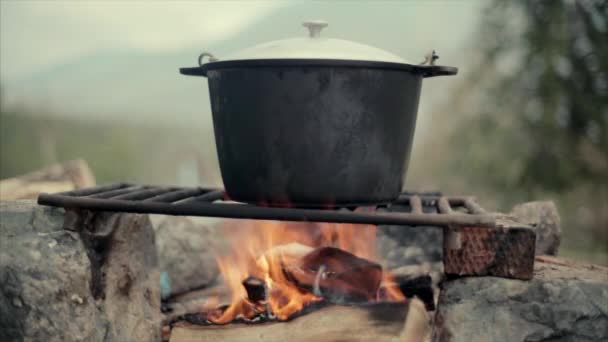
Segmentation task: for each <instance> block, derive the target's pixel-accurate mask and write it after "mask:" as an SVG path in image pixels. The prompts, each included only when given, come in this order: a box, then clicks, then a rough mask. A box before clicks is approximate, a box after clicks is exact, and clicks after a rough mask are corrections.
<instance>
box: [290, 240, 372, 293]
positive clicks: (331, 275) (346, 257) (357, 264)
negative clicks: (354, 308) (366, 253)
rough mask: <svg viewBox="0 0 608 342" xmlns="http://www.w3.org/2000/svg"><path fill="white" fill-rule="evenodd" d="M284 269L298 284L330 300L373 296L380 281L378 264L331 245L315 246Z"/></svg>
mask: <svg viewBox="0 0 608 342" xmlns="http://www.w3.org/2000/svg"><path fill="white" fill-rule="evenodd" d="M284 271H285V272H286V273H287V275H288V278H289V279H291V280H293V281H294V283H295V284H296V285H297V286H298V287H300V288H303V289H305V290H309V291H312V292H313V293H314V294H315V295H317V296H321V297H323V298H325V299H328V300H329V301H332V302H341V301H343V300H346V301H368V300H373V299H375V298H376V296H377V293H378V288H379V287H380V282H381V281H382V267H381V266H380V265H378V264H376V263H374V262H371V261H369V260H365V259H363V258H359V257H357V256H356V255H353V254H351V253H348V252H346V251H343V250H341V249H339V248H334V247H321V248H317V249H315V250H314V251H312V252H310V253H308V254H307V255H305V256H304V257H303V258H301V259H300V260H298V261H297V262H296V263H294V264H292V265H286V266H285V268H284Z"/></svg>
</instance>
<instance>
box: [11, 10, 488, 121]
mask: <svg viewBox="0 0 608 342" xmlns="http://www.w3.org/2000/svg"><path fill="white" fill-rule="evenodd" d="M483 3H484V2H483V0H450V1H448V0H433V1H431V0H425V1H406V0H402V1H367V0H356V1H346V0H339V1H338V0H336V1H301V0H290V1H270V0H265V1H255V0H249V1H237V0H229V1H168V0H167V1H164V0H163V1H115V0H108V1H95V0H83V1H76V0H72V1H60V0H44V1H34V0H23V1H16V0H0V82H1V84H0V86H1V88H2V101H3V104H8V105H9V106H12V105H16V106H18V107H25V108H27V109H28V110H29V111H30V112H34V113H36V114H37V115H57V116H66V117H70V118H82V119H85V120H89V119H104V120H105V119H108V120H127V119H128V120H133V121H136V122H149V121H155V122H161V123H163V124H164V123H173V122H181V123H192V122H195V123H197V124H202V125H204V126H205V127H208V128H210V127H211V121H210V105H209V101H208V95H207V94H208V90H207V84H206V82H205V80H204V79H200V78H198V79H197V78H192V77H184V76H182V75H179V72H178V68H179V67H184V66H194V65H195V63H196V58H197V56H198V55H199V54H200V53H201V52H202V51H203V50H207V49H208V48H209V49H212V52H213V53H215V54H216V55H217V56H218V57H220V58H221V57H222V56H225V55H228V54H230V53H232V52H235V51H238V50H240V49H244V48H247V47H250V46H252V45H255V44H259V43H262V42H268V41H271V40H276V39H285V38H292V37H302V36H305V35H306V34H307V33H306V30H305V29H304V28H303V27H302V26H301V22H302V21H304V20H309V19H324V20H327V21H328V22H329V27H328V28H327V29H325V30H324V31H323V35H324V36H326V37H330V38H340V39H347V40H352V41H356V42H359V43H363V44H368V45H372V46H377V47H379V48H381V49H384V50H387V51H389V52H391V53H394V54H396V55H398V56H400V57H402V58H403V59H405V60H409V61H412V62H417V61H422V59H423V58H424V55H425V54H427V53H428V52H429V51H430V50H431V49H437V51H438V53H439V55H440V56H441V58H440V60H439V62H440V64H444V63H445V64H446V65H451V66H457V67H459V68H460V71H459V73H460V74H459V76H458V77H438V78H432V79H429V80H425V82H424V83H423V88H426V90H425V89H423V96H422V98H421V105H420V111H419V112H420V113H424V112H428V111H430V110H431V109H432V106H434V105H435V104H436V103H439V102H440V101H441V100H444V99H446V98H447V96H445V95H444V94H446V93H447V91H448V89H449V87H451V86H453V85H454V84H455V83H456V82H457V81H458V80H459V79H460V77H462V76H463V75H464V74H465V73H466V72H467V70H470V67H469V66H468V65H467V63H469V61H470V54H469V47H468V46H469V45H468V44H469V43H470V42H471V41H472V38H474V37H475V30H476V28H477V22H478V19H479V13H480V8H481V5H482V4H483ZM438 100H439V101H438ZM420 118H421V120H419V126H421V129H422V130H424V126H425V115H424V114H422V115H420Z"/></svg>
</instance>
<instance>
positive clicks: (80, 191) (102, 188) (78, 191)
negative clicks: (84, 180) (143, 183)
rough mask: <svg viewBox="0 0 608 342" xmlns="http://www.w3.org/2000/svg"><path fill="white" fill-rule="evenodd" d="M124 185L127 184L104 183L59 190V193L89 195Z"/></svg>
mask: <svg viewBox="0 0 608 342" xmlns="http://www.w3.org/2000/svg"><path fill="white" fill-rule="evenodd" d="M126 186H128V184H125V183H116V184H106V185H100V186H96V187H93V188H85V189H76V190H72V191H66V192H61V193H60V194H62V195H66V196H90V195H93V194H98V193H101V192H106V191H112V190H116V189H121V188H124V187H126Z"/></svg>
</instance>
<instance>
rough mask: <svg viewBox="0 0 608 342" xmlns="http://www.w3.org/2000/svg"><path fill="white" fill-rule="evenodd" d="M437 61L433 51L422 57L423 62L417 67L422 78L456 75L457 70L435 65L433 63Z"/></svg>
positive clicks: (437, 57)
mask: <svg viewBox="0 0 608 342" xmlns="http://www.w3.org/2000/svg"><path fill="white" fill-rule="evenodd" d="M438 59H439V55H437V53H436V52H435V50H433V51H431V52H429V53H427V54H426V55H425V56H424V61H422V63H420V65H419V66H418V70H419V71H420V73H421V74H422V77H433V76H450V75H456V74H457V73H458V68H455V67H450V66H443V65H435V61H436V60H438Z"/></svg>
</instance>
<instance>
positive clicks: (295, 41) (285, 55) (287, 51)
mask: <svg viewBox="0 0 608 342" xmlns="http://www.w3.org/2000/svg"><path fill="white" fill-rule="evenodd" d="M302 26H304V27H306V28H308V35H307V36H303V37H298V38H290V39H282V40H275V41H271V42H266V43H262V44H259V45H255V46H252V47H250V48H246V49H243V50H241V51H238V52H236V53H233V54H231V55H228V56H226V58H222V59H221V60H222V61H228V60H240V61H242V60H253V59H255V60H260V59H325V60H328V59H331V60H356V61H374V62H388V63H402V64H412V63H409V62H407V61H405V60H403V59H402V58H401V57H399V56H396V55H394V54H392V53H390V52H388V51H385V50H382V49H379V48H376V47H373V46H369V45H365V44H360V43H356V42H353V41H349V40H343V39H333V38H327V37H323V36H322V35H321V30H323V29H324V28H325V27H327V26H328V23H327V22H325V21H322V20H312V21H305V22H304V23H302Z"/></svg>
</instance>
